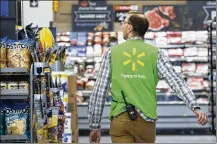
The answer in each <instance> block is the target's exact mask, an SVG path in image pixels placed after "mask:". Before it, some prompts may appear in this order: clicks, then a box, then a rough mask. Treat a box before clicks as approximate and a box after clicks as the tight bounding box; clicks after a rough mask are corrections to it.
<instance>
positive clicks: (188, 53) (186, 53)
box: [184, 47, 198, 56]
mask: <svg viewBox="0 0 217 144" xmlns="http://www.w3.org/2000/svg"><path fill="white" fill-rule="evenodd" d="M197 55H198V48H197V47H191V48H185V49H184V56H197Z"/></svg>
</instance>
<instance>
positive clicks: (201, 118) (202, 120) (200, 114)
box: [194, 109, 208, 125]
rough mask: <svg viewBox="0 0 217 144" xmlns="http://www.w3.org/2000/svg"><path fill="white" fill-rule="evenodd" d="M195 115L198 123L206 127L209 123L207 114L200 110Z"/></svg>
mask: <svg viewBox="0 0 217 144" xmlns="http://www.w3.org/2000/svg"><path fill="white" fill-rule="evenodd" d="M194 113H195V114H196V116H197V123H198V124H200V125H206V124H207V122H208V117H207V115H206V114H205V113H203V112H202V111H201V110H200V109H196V110H195V111H194Z"/></svg>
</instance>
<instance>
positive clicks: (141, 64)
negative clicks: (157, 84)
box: [123, 48, 145, 71]
mask: <svg viewBox="0 0 217 144" xmlns="http://www.w3.org/2000/svg"><path fill="white" fill-rule="evenodd" d="M123 54H124V55H125V56H127V57H129V58H131V57H132V56H131V55H130V54H129V53H127V52H124V53H123ZM135 55H136V48H133V56H135ZM144 56H145V53H144V52H143V53H140V54H138V55H137V56H136V57H137V58H141V57H144ZM131 62H132V60H131V59H129V60H126V61H124V62H123V65H124V66H125V65H128V64H129V63H131ZM136 63H138V64H139V65H140V66H142V67H143V66H144V65H145V64H144V63H143V62H142V61H140V60H138V59H137V60H136V62H132V71H135V70H136Z"/></svg>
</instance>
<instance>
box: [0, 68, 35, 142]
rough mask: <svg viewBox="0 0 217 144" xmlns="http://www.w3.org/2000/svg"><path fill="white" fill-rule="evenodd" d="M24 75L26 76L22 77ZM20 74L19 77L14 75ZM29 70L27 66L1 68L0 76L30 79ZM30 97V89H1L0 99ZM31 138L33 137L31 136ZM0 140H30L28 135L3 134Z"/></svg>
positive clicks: (25, 98) (13, 78)
mask: <svg viewBox="0 0 217 144" xmlns="http://www.w3.org/2000/svg"><path fill="white" fill-rule="evenodd" d="M21 75H22V76H24V77H21ZM14 76H18V77H16V78H15V77H14ZM29 76H30V75H29V72H28V70H27V69H26V68H1V70H0V78H1V81H2V80H4V79H5V78H7V80H12V81H13V80H15V79H17V80H19V81H22V80H23V78H24V80H27V78H28V81H29ZM28 98H29V90H23V89H22V90H21V89H10V90H7V89H6V90H1V91H0V100H4V99H13V100H15V99H16V100H24V101H26V100H28ZM30 139H31V137H30ZM0 142H4V143H5V142H7V143H12V142H22V143H24V142H28V140H27V138H26V136H24V135H1V136H0Z"/></svg>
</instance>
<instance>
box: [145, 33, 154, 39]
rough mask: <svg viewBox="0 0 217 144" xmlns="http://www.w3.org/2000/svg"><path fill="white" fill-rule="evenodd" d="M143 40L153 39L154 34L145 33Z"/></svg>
mask: <svg viewBox="0 0 217 144" xmlns="http://www.w3.org/2000/svg"><path fill="white" fill-rule="evenodd" d="M144 38H145V39H154V33H153V32H146V34H145V35H144Z"/></svg>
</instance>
